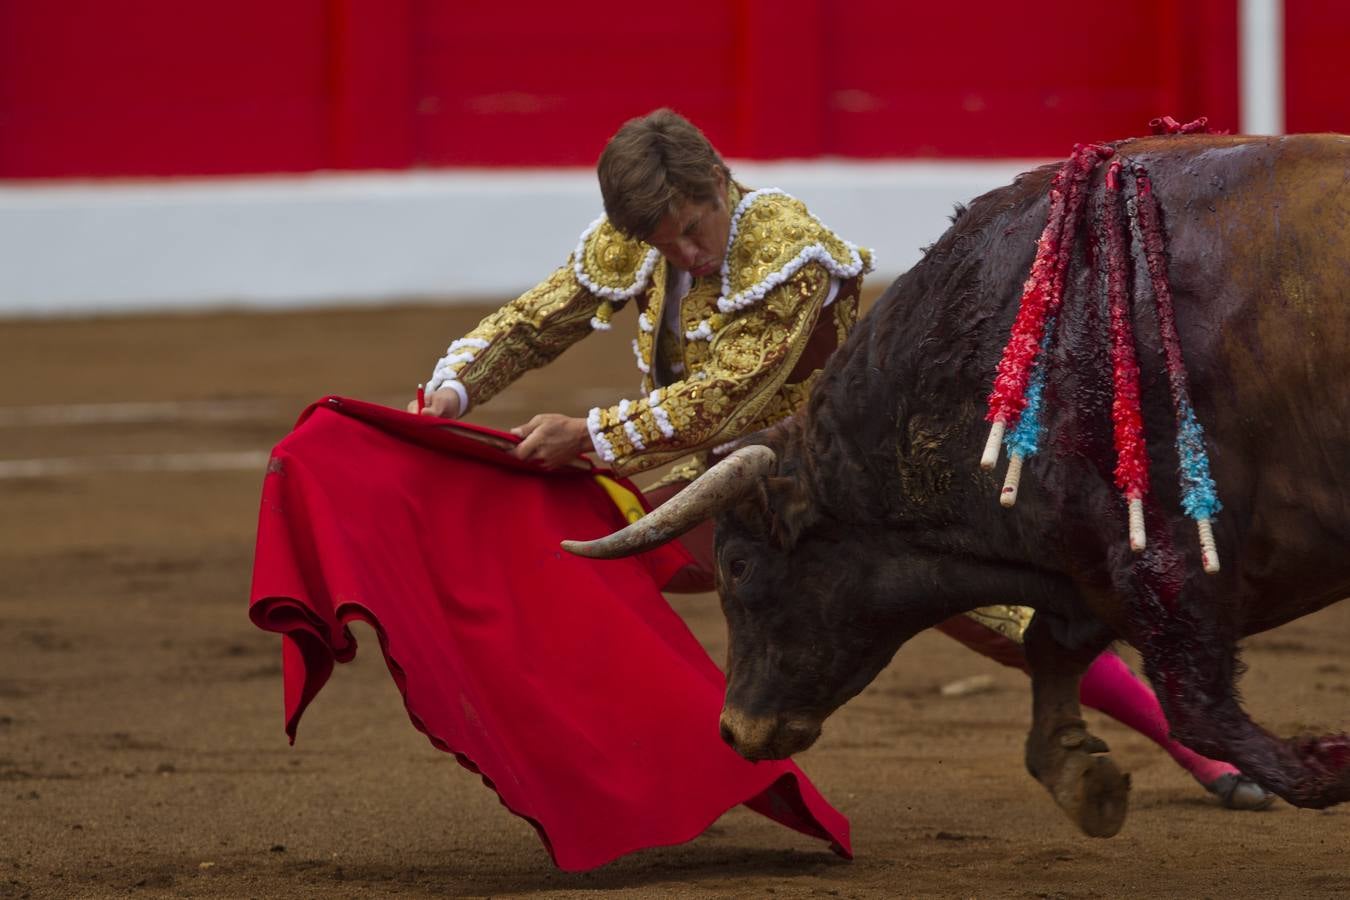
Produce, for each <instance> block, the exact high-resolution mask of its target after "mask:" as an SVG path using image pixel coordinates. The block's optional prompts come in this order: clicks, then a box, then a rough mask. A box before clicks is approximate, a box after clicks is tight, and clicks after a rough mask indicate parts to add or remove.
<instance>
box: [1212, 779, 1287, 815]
mask: <svg viewBox="0 0 1350 900" xmlns="http://www.w3.org/2000/svg"><path fill="white" fill-rule="evenodd" d="M1205 790H1207V791H1209V792H1210V793H1211V794H1213V795H1214V796H1216V797H1218V798H1219V803H1221V804H1222V805H1223V807H1224V808H1225V809H1251V810H1257V809H1266V808H1267V807H1269V806H1270V804H1272V803H1274V802H1275V795H1274V794H1272V793H1271V792H1270V791H1268V790H1266V789H1265V788H1263V787H1261V785H1259V784H1257V783H1256V782H1255V781H1253V780H1252V779H1250V778H1248V777H1247V776H1246V775H1241V774H1236V775H1235V774H1233V773H1231V772H1230V773H1229V774H1227V775H1220V776H1219V777H1218V778H1216V779H1214V780H1213V781H1211V782H1210V783H1209V784H1207V785H1205Z"/></svg>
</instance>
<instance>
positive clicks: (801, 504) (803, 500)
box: [762, 475, 816, 550]
mask: <svg viewBox="0 0 1350 900" xmlns="http://www.w3.org/2000/svg"><path fill="white" fill-rule="evenodd" d="M762 490H763V491H764V499H765V501H766V503H765V506H766V507H767V512H768V518H769V536H770V537H771V538H772V540H773V542H774V543H776V544H777V545H778V546H779V547H781V548H782V549H784V550H791V549H792V548H793V547H795V546H796V545H797V540H798V539H799V538H800V537H801V536H802V532H803V531H805V530H806V529H807V528H808V527H809V526H810V525H811V524H812V523H813V522H814V521H815V520H816V511H815V505H814V504H812V503H811V500H810V498H809V497H807V495H806V491H805V490H804V489H803V488H802V484H801V482H800V481H798V480H797V479H796V478H790V477H786V476H781V475H778V476H771V477H769V478H765V479H764V482H763V487H762Z"/></svg>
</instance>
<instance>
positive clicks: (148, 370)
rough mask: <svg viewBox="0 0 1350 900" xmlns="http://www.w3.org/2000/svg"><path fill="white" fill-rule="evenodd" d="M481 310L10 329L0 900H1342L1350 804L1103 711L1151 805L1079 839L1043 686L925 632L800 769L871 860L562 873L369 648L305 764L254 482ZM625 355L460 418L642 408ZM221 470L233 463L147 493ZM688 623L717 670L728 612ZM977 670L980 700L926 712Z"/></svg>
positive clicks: (1339, 705) (1292, 666) (343, 679)
mask: <svg viewBox="0 0 1350 900" xmlns="http://www.w3.org/2000/svg"><path fill="white" fill-rule="evenodd" d="M482 312H483V309H481V308H473V309H466V308H454V309H449V308H434V307H402V308H392V309H391V308H385V309H374V310H372V309H342V310H324V311H307V312H291V313H280V314H244V313H219V314H211V315H194V316H156V317H144V316H135V317H109V318H99V319H80V320H58V321H7V322H3V323H0V359H3V360H4V367H5V372H6V373H7V375H6V377H5V378H4V379H2V380H0V498H2V500H0V508H2V509H3V516H2V517H0V571H3V574H4V578H3V582H2V586H0V897H29V896H32V897H101V896H121V895H124V894H133V895H138V896H162V897H329V896H332V897H371V896H386V895H395V894H397V895H403V896H433V895H434V896H488V895H492V896H529V897H569V898H571V897H594V896H603V897H678V898H687V897H765V896H773V897H816V896H829V897H867V898H873V897H877V898H879V897H901V896H938V897H1233V896H1262V897H1295V896H1297V897H1307V896H1346V895H1350V808H1341V809H1333V810H1330V811H1325V812H1313V811H1302V810H1295V809H1293V808H1291V807H1289V806H1287V805H1284V804H1282V803H1280V804H1277V805H1276V806H1275V807H1274V808H1273V809H1272V810H1270V811H1267V812H1262V813H1238V812H1228V811H1224V810H1221V809H1219V808H1218V807H1217V806H1215V805H1214V804H1213V803H1212V802H1210V801H1209V800H1208V798H1207V797H1206V795H1205V794H1204V793H1203V791H1201V790H1200V789H1199V787H1197V786H1196V785H1195V784H1194V783H1193V782H1191V781H1190V779H1189V778H1188V776H1186V775H1185V773H1183V772H1182V771H1180V770H1179V769H1177V768H1176V767H1175V766H1173V765H1172V764H1171V762H1170V761H1169V760H1168V759H1167V758H1166V757H1165V756H1164V755H1163V754H1162V753H1161V752H1160V751H1159V750H1157V749H1156V748H1155V747H1154V746H1153V745H1151V744H1150V743H1148V742H1147V741H1146V740H1145V739H1143V738H1141V737H1139V736H1137V735H1135V734H1133V733H1132V732H1128V731H1126V730H1124V729H1123V728H1121V727H1120V726H1117V725H1116V724H1115V723H1113V722H1111V721H1108V720H1105V719H1103V718H1102V717H1100V716H1096V715H1095V714H1090V716H1091V718H1092V723H1093V726H1094V730H1096V731H1097V733H1098V734H1099V735H1101V736H1102V737H1104V738H1105V739H1106V740H1107V741H1108V742H1109V743H1110V744H1111V745H1112V747H1113V749H1114V751H1115V755H1116V758H1117V759H1118V760H1119V761H1120V762H1122V763H1123V765H1124V766H1125V767H1126V768H1128V769H1129V770H1131V771H1132V772H1133V775H1134V784H1135V789H1134V792H1133V797H1132V801H1133V802H1132V811H1131V814H1130V819H1129V821H1128V822H1127V823H1126V825H1125V828H1124V830H1123V831H1122V833H1121V834H1120V835H1118V836H1117V837H1115V838H1113V839H1110V840H1105V841H1102V840H1091V839H1087V838H1083V837H1080V836H1079V835H1078V834H1076V833H1075V832H1074V830H1073V829H1072V828H1071V827H1070V825H1069V823H1068V821H1067V820H1066V819H1064V818H1063V816H1062V815H1061V814H1060V813H1059V812H1057V811H1056V809H1055V808H1054V807H1053V805H1052V804H1051V801H1050V800H1049V798H1048V797H1047V796H1045V794H1044V792H1043V791H1042V790H1041V788H1040V787H1039V786H1037V785H1036V784H1035V783H1033V782H1032V780H1031V779H1030V778H1029V777H1028V776H1027V775H1026V774H1025V772H1024V771H1023V769H1022V763H1021V745H1022V739H1023V730H1024V728H1025V726H1026V724H1027V722H1028V717H1029V709H1028V707H1029V697H1028V687H1027V683H1026V680H1025V679H1024V677H1023V676H1022V675H1020V674H1018V673H1016V672H1013V671H1010V670H1006V669H1002V668H1000V667H999V666H997V665H995V664H993V663H990V662H988V661H987V660H984V659H982V658H980V657H977V656H975V655H973V654H972V653H970V652H968V651H966V650H964V649H962V648H961V647H959V646H958V645H956V644H955V643H953V642H951V641H949V640H948V639H946V638H944V637H942V636H940V635H937V634H925V635H921V636H920V637H919V638H918V639H916V640H914V641H913V642H912V643H911V644H910V645H908V646H907V647H905V648H904V649H903V650H902V651H901V652H900V654H899V656H898V657H897V658H896V660H895V662H894V663H893V664H892V665H891V667H890V668H889V669H887V670H886V671H885V672H884V673H883V674H882V675H881V677H880V678H878V679H877V681H876V682H875V683H874V684H873V685H872V686H871V687H870V688H869V689H868V690H867V691H866V693H865V694H863V695H862V696H861V697H859V698H858V699H857V700H855V701H854V702H852V703H851V704H850V705H849V706H847V707H846V708H845V709H844V710H842V711H841V712H840V713H838V714H837V715H836V716H835V717H834V718H832V719H831V720H830V721H829V722H828V723H827V725H826V730H825V735H824V737H823V738H822V739H821V741H820V742H819V744H818V745H817V746H816V747H815V748H813V749H812V750H811V751H809V752H808V753H806V754H804V755H803V756H802V757H801V759H800V762H801V764H802V766H803V768H804V769H805V770H806V771H807V773H808V774H810V775H811V776H812V777H813V779H814V780H815V782H816V784H817V785H818V786H819V787H820V788H821V790H822V791H823V792H824V793H825V795H826V796H827V797H829V798H830V799H831V800H832V801H833V802H834V803H835V804H836V805H837V806H838V807H839V808H840V809H841V810H842V811H843V812H844V813H845V814H846V815H848V816H849V817H850V819H851V821H852V825H853V838H854V845H855V849H856V853H857V858H856V859H855V860H854V861H852V862H845V861H842V860H840V859H839V858H837V857H835V856H834V855H833V854H831V853H829V852H828V851H827V850H826V848H825V847H824V846H823V845H822V844H820V843H818V842H815V841H812V840H810V839H808V838H805V837H803V836H800V835H797V834H795V833H793V832H789V831H787V830H786V829H783V828H781V827H779V826H776V825H774V824H772V823H770V822H768V821H767V820H765V819H762V818H760V817H759V816H757V815H754V814H753V813H750V812H748V811H746V810H744V809H737V810H733V811H731V812H730V813H728V814H727V815H726V816H724V817H723V818H722V819H721V820H719V821H718V822H717V823H716V824H715V825H714V826H713V827H712V828H711V829H710V830H709V831H708V832H707V833H706V834H705V835H703V836H702V837H700V838H698V839H697V840H695V841H693V842H691V843H688V844H685V845H682V846H677V847H669V848H662V849H655V850H649V851H645V852H641V853H637V854H634V855H631V856H628V857H626V858H624V859H621V860H619V861H618V862H616V863H613V864H611V865H609V866H607V867H605V868H602V869H600V870H598V871H595V872H590V873H586V874H567V873H563V872H560V871H557V870H556V869H554V868H553V866H552V865H551V863H550V861H549V858H548V856H547V854H546V853H545V851H544V849H543V847H542V846H541V845H540V843H539V841H538V840H537V838H536V836H535V834H534V832H533V829H532V828H531V827H530V826H529V825H528V824H527V823H525V822H524V821H522V820H520V819H517V818H515V817H514V816H512V815H511V814H509V813H508V812H506V810H505V809H504V808H502V807H501V806H500V805H499V804H498V802H497V799H496V796H495V795H494V794H493V793H492V792H491V791H489V790H487V789H486V788H484V787H483V786H482V784H481V783H480V781H479V780H478V778H477V777H475V776H474V775H472V774H470V773H469V772H467V771H465V770H463V769H461V768H460V767H459V766H458V765H456V764H455V763H454V761H453V760H452V759H450V758H449V757H447V756H446V755H444V754H442V753H440V752H438V751H436V750H435V749H433V748H432V747H431V746H430V745H429V744H428V743H427V741H426V739H425V738H424V737H423V736H422V735H421V734H419V733H418V732H417V731H415V730H414V729H413V727H412V726H411V724H410V723H409V722H408V719H407V716H406V715H405V713H404V711H403V708H402V704H401V702H400V698H399V695H398V692H397V690H396V688H395V686H394V684H393V683H392V681H391V680H390V678H389V676H388V673H387V671H386V670H385V668H384V665H383V663H382V661H381V660H380V659H379V654H378V647H377V644H376V642H375V640H374V635H373V634H372V633H371V632H369V631H368V630H365V631H362V630H359V629H358V639H361V640H362V641H363V644H362V651H361V653H360V654H359V655H358V657H357V660H356V661H355V662H354V663H352V664H350V665H348V666H345V667H341V668H340V669H339V670H338V671H337V672H336V673H335V675H334V678H333V680H332V681H331V682H330V684H329V685H328V686H327V688H326V689H325V690H324V692H323V693H322V694H321V695H320V696H319V698H318V700H317V701H316V702H315V703H314V705H313V706H312V707H311V708H310V710H309V711H308V713H307V714H306V716H305V719H304V721H303V722H302V724H301V729H300V735H299V741H298V742H297V744H296V746H295V747H294V748H292V747H289V746H287V743H286V739H285V736H284V734H283V732H282V715H281V699H282V698H281V670H280V663H279V652H278V651H279V638H277V637H276V636H275V635H271V634H266V633H263V632H261V631H258V630H257V629H255V628H254V627H253V626H252V625H251V624H250V623H249V621H248V618H247V616H246V605H247V597H248V583H249V572H250V565H251V555H252V549H253V536H254V525H255V516H256V512H257V503H258V492H259V486H260V482H261V473H262V462H261V460H262V459H264V458H265V453H266V451H267V450H268V448H270V447H271V445H272V444H273V443H275V442H276V441H277V440H278V439H279V438H280V437H281V436H282V435H283V434H285V433H286V431H287V430H288V428H289V426H290V424H291V422H292V421H293V420H294V417H295V415H296V414H297V413H298V412H299V411H300V409H302V408H303V407H304V405H306V404H307V403H308V402H309V401H311V400H314V399H317V398H318V397H320V396H323V395H325V394H329V393H335V394H344V395H347V396H352V397H359V398H363V399H369V400H375V401H379V402H389V403H393V402H403V401H404V400H406V399H407V398H408V397H410V396H411V392H412V389H413V386H414V383H415V382H417V381H419V380H421V379H423V378H424V377H425V376H426V374H427V373H428V371H429V370H430V367H431V364H432V363H433V362H434V361H435V359H436V357H437V356H438V355H439V353H440V352H441V351H442V350H443V348H444V346H445V345H446V343H447V342H448V341H449V340H450V339H451V338H453V337H456V336H458V335H459V334H461V333H462V332H463V331H464V330H465V329H466V328H467V327H468V326H469V325H470V324H472V322H474V321H476V319H477V318H478V316H480V315H481V314H482ZM623 331H624V329H623V328H616V329H615V330H614V332H611V333H610V334H607V335H601V336H596V337H593V338H592V339H590V340H589V341H588V342H587V344H585V345H583V346H581V347H579V348H577V349H576V350H574V351H572V352H571V353H570V354H569V355H568V356H567V357H565V358H564V360H563V361H562V362H561V363H560V364H559V365H558V366H557V367H555V369H553V370H551V371H550V373H549V376H548V377H547V378H544V377H540V376H530V377H527V378H526V379H524V380H523V381H522V382H521V383H519V384H518V385H517V386H515V387H513V388H512V389H511V390H510V391H509V392H508V393H506V394H504V395H503V396H502V397H501V398H499V400H497V401H494V403H492V404H490V405H488V406H487V407H485V408H484V409H483V410H482V411H481V412H480V413H477V414H475V416H474V420H476V421H480V422H483V423H485V424H489V425H494V426H499V427H504V426H510V425H513V424H517V423H518V422H520V421H523V420H524V419H525V418H527V417H528V415H529V414H530V413H532V412H534V411H550V410H551V411H558V412H567V413H572V414H576V413H579V412H581V411H583V410H585V409H586V408H588V407H590V406H592V405H594V404H595V403H596V402H598V401H601V400H606V399H611V398H614V397H616V396H621V395H622V392H624V391H627V392H629V393H631V392H632V389H633V387H634V385H635V383H636V379H637V373H636V371H635V370H634V369H633V366H632V359H631V355H630V353H629V350H628V346H627V345H628V338H629V337H630V336H629V335H627V334H624V333H623ZM564 385H566V386H568V389H567V390H563V389H562V386H564ZM133 402H134V403H138V404H146V405H144V406H126V405H125V404H129V403H133ZM114 404H116V405H114ZM204 453H214V454H234V455H231V456H211V457H203V456H191V457H187V456H174V457H168V458H166V459H167V461H168V462H173V461H174V460H177V461H178V464H179V465H180V467H181V468H180V470H172V469H170V470H163V471H135V470H134V469H135V467H136V466H143V463H144V460H145V456H146V455H147V454H204ZM250 453H254V454H256V455H257V460H258V461H256V462H252V461H251V460H253V459H254V457H253V456H249V455H248V454H250ZM36 460H41V461H43V462H41V463H37V462H19V461H36ZM193 460H197V461H203V460H205V461H211V460H214V461H216V463H217V467H216V468H200V467H197V466H195V465H194V464H193ZM990 599H991V601H992V600H994V599H995V598H990ZM675 604H676V608H677V609H678V610H679V612H680V613H681V614H682V615H683V616H684V617H685V618H686V620H687V621H688V622H689V624H690V626H691V627H692V628H693V630H694V631H695V633H696V634H697V635H698V636H699V638H700V639H701V640H703V641H704V643H705V644H706V645H707V646H708V648H709V650H710V652H711V653H712V655H713V658H714V659H721V658H722V652H723V640H724V637H723V624H722V620H721V616H720V613H719V612H718V609H717V605H716V601H715V598H713V597H710V596H701V597H692V598H690V597H684V598H678V599H676V600H675ZM1347 638H1350V604H1341V605H1340V606H1339V607H1334V608H1332V609H1330V610H1327V611H1325V612H1323V613H1320V614H1318V615H1316V616H1313V617H1311V618H1308V619H1304V620H1302V621H1300V622H1296V623H1294V624H1292V625H1289V626H1286V627H1285V628H1282V629H1280V630H1279V631H1277V632H1272V633H1270V634H1266V635H1262V636H1259V637H1257V638H1254V639H1252V640H1250V641H1249V642H1248V645H1247V652H1246V660H1247V662H1248V663H1249V664H1250V667H1251V668H1250V671H1249V672H1248V674H1247V676H1246V678H1245V680H1244V682H1243V686H1244V690H1245V694H1246V697H1247V701H1248V705H1249V707H1250V709H1251V710H1252V711H1253V712H1254V714H1255V715H1256V717H1257V718H1258V720H1259V721H1262V722H1263V723H1264V724H1265V725H1267V726H1268V727H1270V728H1272V729H1274V730H1276V731H1279V732H1286V733H1292V732H1295V731H1299V730H1307V729H1322V728H1328V727H1331V728H1339V727H1340V726H1342V725H1344V724H1345V723H1346V720H1347V718H1348V717H1347V716H1346V711H1347V707H1350V657H1348V656H1347V653H1346V650H1345V647H1346V642H1347ZM980 674H985V675H988V676H991V677H992V680H993V688H992V690H990V691H987V692H984V693H977V694H972V695H968V696H964V697H959V698H950V699H949V698H944V697H942V696H941V695H940V694H939V693H938V688H939V687H940V686H941V685H943V684H945V683H948V682H950V681H953V680H955V679H958V678H962V677H965V676H971V675H980Z"/></svg>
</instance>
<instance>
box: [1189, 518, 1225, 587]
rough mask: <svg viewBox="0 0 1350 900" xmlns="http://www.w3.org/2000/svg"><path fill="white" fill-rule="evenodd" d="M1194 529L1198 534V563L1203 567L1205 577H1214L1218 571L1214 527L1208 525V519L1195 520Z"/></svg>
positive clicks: (1217, 549)
mask: <svg viewBox="0 0 1350 900" xmlns="http://www.w3.org/2000/svg"><path fill="white" fill-rule="evenodd" d="M1195 527H1196V530H1197V531H1199V532H1200V562H1201V563H1202V564H1203V565H1204V567H1205V574H1206V575H1214V574H1215V573H1217V572H1218V571H1219V548H1218V546H1217V545H1216V544H1215V543H1214V527H1213V526H1212V525H1210V524H1209V519H1196V521H1195Z"/></svg>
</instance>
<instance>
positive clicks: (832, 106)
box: [827, 0, 1237, 157]
mask: <svg viewBox="0 0 1350 900" xmlns="http://www.w3.org/2000/svg"><path fill="white" fill-rule="evenodd" d="M847 9H848V16H847V17H846V18H845V17H841V16H835V17H833V18H832V19H831V23H830V24H831V28H832V29H833V33H832V35H831V41H830V46H831V48H832V52H831V54H830V57H829V60H828V70H829V72H830V75H829V78H828V81H829V84H830V94H829V96H828V98H827V103H828V105H829V110H828V115H829V123H830V125H829V129H830V132H831V136H830V141H829V147H828V150H829V151H831V152H834V153H839V154H842V155H846V156H864V157H867V156H975V157H999V156H1048V155H1053V156H1060V155H1063V154H1064V153H1065V152H1066V151H1067V149H1068V148H1069V147H1071V146H1072V144H1073V143H1074V142H1077V141H1091V140H1105V139H1112V138H1118V137H1124V136H1129V135H1134V134H1142V133H1146V132H1147V123H1148V121H1149V120H1150V119H1152V118H1154V117H1156V116H1159V115H1163V114H1168V115H1172V116H1174V117H1176V118H1178V119H1187V118H1193V117H1195V116H1197V115H1202V114H1205V115H1209V116H1210V117H1211V120H1212V121H1214V122H1215V123H1216V124H1218V125H1219V127H1232V125H1233V124H1235V123H1234V122H1233V121H1231V120H1230V121H1228V122H1224V121H1223V120H1224V119H1225V117H1229V116H1231V117H1232V118H1233V119H1235V118H1236V116H1235V104H1234V103H1232V102H1231V101H1225V102H1222V103H1220V104H1218V105H1219V106H1221V107H1222V108H1221V109H1207V108H1206V107H1209V106H1214V105H1216V104H1215V103H1214V102H1213V101H1214V100H1215V98H1216V97H1217V96H1219V95H1220V94H1222V93H1224V92H1226V93H1227V94H1229V95H1235V91H1236V77H1237V76H1236V67H1235V56H1234V54H1233V52H1232V51H1231V50H1228V49H1227V47H1229V46H1231V41H1232V40H1235V36H1236V30H1235V25H1234V24H1233V22H1234V21H1235V18H1234V17H1235V11H1234V10H1233V9H1232V0H1228V2H1226V3H1214V2H1208V0H1206V2H1200V3H1194V4H1185V5H1184V6H1183V5H1182V4H1181V3H1179V2H1178V0H1150V2H1139V3H1135V4H1127V5H1119V6H1116V7H1109V6H1108V7H1091V8H1089V7H1088V6H1085V5H1084V4H1082V3H1081V2H1079V0H1043V2H1040V3H1036V4H1009V3H997V2H987V3H981V4H978V5H972V4H970V3H962V4H922V5H919V4H915V5H906V6H905V7H904V8H903V14H900V13H899V12H898V11H897V9H896V7H895V5H894V4H892V3H889V2H886V0H855V2H853V3H850V4H849V6H848V8H847ZM1223 42H1230V43H1228V44H1226V45H1225V46H1224V49H1222V50H1218V51H1217V52H1216V49H1215V47H1216V45H1217V44H1222V43H1223ZM1225 56H1226V58H1225ZM1225 81H1226V82H1227V85H1226V87H1224V86H1222V84H1221V83H1222V82H1225ZM1212 92H1213V93H1212Z"/></svg>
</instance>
